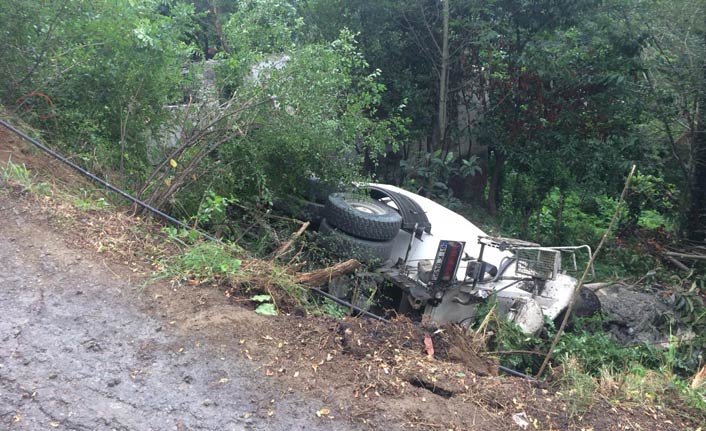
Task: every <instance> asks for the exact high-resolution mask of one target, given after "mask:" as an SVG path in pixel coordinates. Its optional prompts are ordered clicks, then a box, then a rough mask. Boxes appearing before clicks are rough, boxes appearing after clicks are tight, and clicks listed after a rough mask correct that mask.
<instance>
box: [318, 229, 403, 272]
mask: <svg viewBox="0 0 706 431" xmlns="http://www.w3.org/2000/svg"><path fill="white" fill-rule="evenodd" d="M319 243H320V244H321V246H322V247H323V248H325V249H326V250H328V251H330V252H331V253H333V254H335V255H337V256H339V257H341V258H349V259H357V260H359V261H360V262H362V263H367V264H373V265H376V264H377V265H379V264H382V263H383V262H385V261H387V260H388V259H389V258H390V255H391V254H392V240H389V241H370V240H366V239H361V238H356V237H354V236H351V235H348V234H346V233H345V232H342V231H340V230H338V229H336V228H334V227H332V226H331V225H330V224H329V223H328V221H327V220H326V219H323V220H321V224H320V225H319Z"/></svg>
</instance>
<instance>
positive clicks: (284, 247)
mask: <svg viewBox="0 0 706 431" xmlns="http://www.w3.org/2000/svg"><path fill="white" fill-rule="evenodd" d="M309 224H311V223H310V222H308V221H307V222H304V223H302V226H301V227H300V228H299V230H298V231H296V232H294V234H293V235H292V236H291V237H290V238H289V240H287V242H285V243H284V244H282V246H281V247H280V248H278V249H277V251H275V253H274V257H273V258H272V260H275V259H277V258H278V257H280V256H282V255H283V254H284V253H285V252H286V251H287V250H289V247H291V246H292V243H293V242H294V240H296V239H297V238H299V237H300V236H301V234H303V233H304V231H305V230H306V228H308V227H309Z"/></svg>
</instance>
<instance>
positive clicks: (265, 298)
mask: <svg viewBox="0 0 706 431" xmlns="http://www.w3.org/2000/svg"><path fill="white" fill-rule="evenodd" d="M250 299H251V300H252V301H255V302H270V301H272V297H271V296H270V295H255V296H253V297H252V298H250Z"/></svg>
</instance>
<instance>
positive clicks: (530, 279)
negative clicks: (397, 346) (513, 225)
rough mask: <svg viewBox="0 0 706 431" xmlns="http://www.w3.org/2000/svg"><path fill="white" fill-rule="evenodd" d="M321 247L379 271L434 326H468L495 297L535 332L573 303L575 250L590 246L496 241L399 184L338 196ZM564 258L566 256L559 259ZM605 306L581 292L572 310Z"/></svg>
mask: <svg viewBox="0 0 706 431" xmlns="http://www.w3.org/2000/svg"><path fill="white" fill-rule="evenodd" d="M323 217H324V218H323V220H321V221H320V228H319V232H320V237H321V239H322V244H323V245H324V247H326V248H328V249H330V250H331V251H333V252H335V253H337V254H339V255H342V256H350V257H355V258H357V259H359V260H362V261H365V262H368V263H371V264H372V265H374V266H376V267H377V268H378V269H377V271H378V272H379V273H380V274H381V275H382V276H383V277H384V278H385V279H386V280H387V281H389V282H390V283H389V284H392V285H393V286H395V288H398V289H400V290H401V292H402V295H401V301H400V303H399V306H398V308H399V310H400V311H401V312H404V311H407V310H410V309H412V310H418V312H420V313H423V315H424V317H425V318H426V319H428V320H430V321H432V322H437V323H442V322H457V323H461V324H470V322H471V321H472V320H473V318H474V317H475V314H476V311H477V309H478V305H479V304H481V303H483V302H484V301H486V300H487V299H488V298H490V297H495V298H497V304H498V309H499V311H500V312H501V313H502V314H504V315H505V316H506V317H507V318H508V319H509V320H511V321H513V322H515V323H516V324H517V325H518V326H519V327H520V328H521V329H522V331H524V332H526V333H528V334H532V333H536V332H538V331H539V330H540V329H541V328H542V327H543V326H544V323H545V320H546V319H549V320H555V319H557V318H558V317H559V316H560V315H561V313H562V312H564V311H565V310H566V308H567V306H568V304H569V302H570V300H571V296H572V294H573V290H574V288H575V286H576V279H575V278H574V277H572V276H570V275H568V274H567V273H566V271H565V268H564V267H562V260H563V261H564V262H566V261H567V260H568V261H569V262H570V265H571V267H572V269H574V270H575V269H576V255H577V253H584V254H585V256H586V257H587V258H590V255H591V248H590V247H589V246H587V245H583V246H571V247H541V246H539V245H538V244H533V243H529V242H525V241H520V240H514V239H509V238H500V237H492V236H488V235H486V234H485V233H484V232H483V231H482V230H481V229H479V228H478V227H477V226H475V225H474V224H473V223H471V222H470V221H468V220H467V219H466V218H464V217H463V216H461V215H459V214H457V213H455V212H453V211H451V210H449V209H447V208H445V207H443V206H441V205H439V204H437V203H435V202H433V201H432V200H430V199H427V198H424V197H422V196H419V195H417V194H414V193H411V192H408V191H406V190H403V189H400V188H398V187H395V186H391V185H386V184H366V185H364V186H361V187H360V188H359V190H358V191H357V192H356V193H333V194H331V195H329V196H328V199H327V201H326V204H325V208H324V210H323ZM562 258H563V259H562ZM599 309H600V303H599V301H598V299H597V297H596V296H595V295H594V294H593V292H591V291H590V290H587V289H582V290H581V292H580V295H579V296H578V299H577V303H576V305H575V309H574V310H575V312H576V313H578V314H581V315H587V314H590V313H593V312H596V311H597V310H599Z"/></svg>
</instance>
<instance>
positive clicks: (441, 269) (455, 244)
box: [431, 240, 466, 282]
mask: <svg viewBox="0 0 706 431" xmlns="http://www.w3.org/2000/svg"><path fill="white" fill-rule="evenodd" d="M465 246H466V243H465V242H463V241H447V240H442V241H440V242H439V248H438V249H437V250H436V258H435V259H434V265H433V267H432V277H431V281H432V282H433V281H444V282H450V281H454V280H455V277H456V271H457V270H458V265H459V263H460V262H461V256H462V255H463V248H464V247H465Z"/></svg>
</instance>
